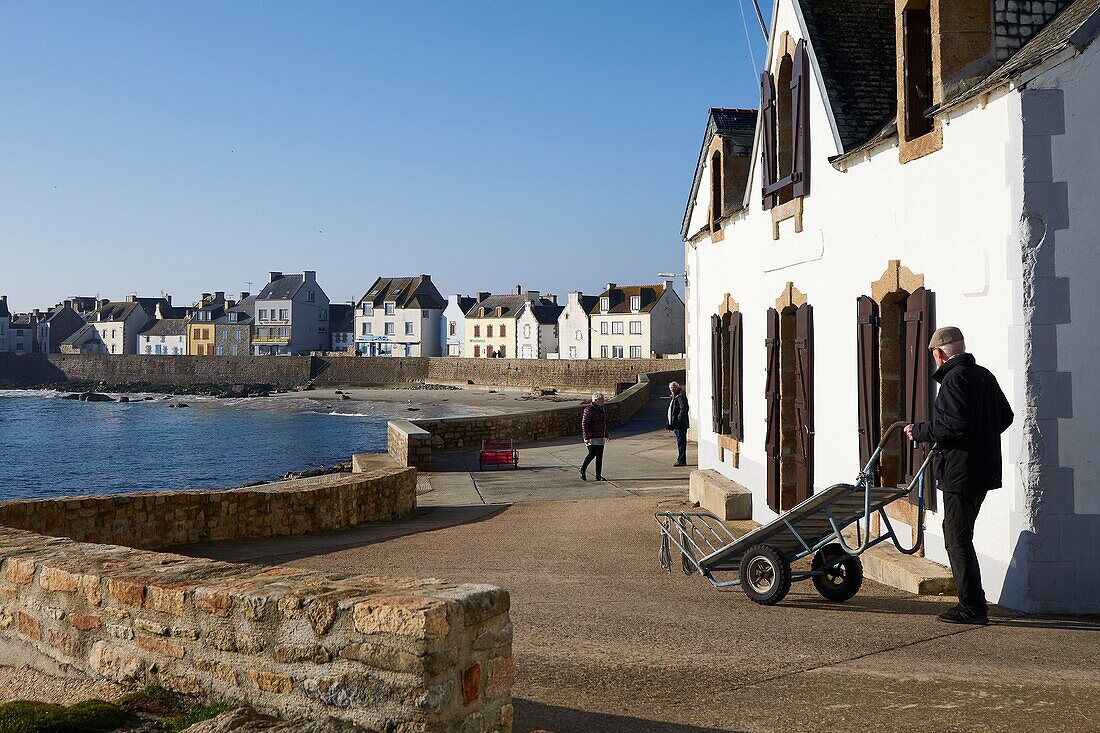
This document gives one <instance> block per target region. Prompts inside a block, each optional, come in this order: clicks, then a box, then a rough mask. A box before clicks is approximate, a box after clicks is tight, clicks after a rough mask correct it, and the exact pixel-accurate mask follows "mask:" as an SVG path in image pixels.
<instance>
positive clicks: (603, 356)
mask: <svg viewBox="0 0 1100 733" xmlns="http://www.w3.org/2000/svg"><path fill="white" fill-rule="evenodd" d="M600 358H601V359H606V358H607V347H606V346H601V347H600Z"/></svg>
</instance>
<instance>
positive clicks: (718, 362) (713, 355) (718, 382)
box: [710, 315, 722, 435]
mask: <svg viewBox="0 0 1100 733" xmlns="http://www.w3.org/2000/svg"><path fill="white" fill-rule="evenodd" d="M710 374H711V390H710V392H711V394H710V412H711V416H712V423H711V428H712V429H713V430H714V433H715V435H720V434H721V433H722V318H721V317H720V316H717V315H713V316H711V317H710Z"/></svg>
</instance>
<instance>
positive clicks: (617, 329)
mask: <svg viewBox="0 0 1100 733" xmlns="http://www.w3.org/2000/svg"><path fill="white" fill-rule="evenodd" d="M622 332H623V322H622V321H612V322H611V333H613V334H621V333H622Z"/></svg>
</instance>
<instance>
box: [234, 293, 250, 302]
mask: <svg viewBox="0 0 1100 733" xmlns="http://www.w3.org/2000/svg"><path fill="white" fill-rule="evenodd" d="M249 295H251V293H249V292H248V291H247V290H242V291H241V298H240V300H238V301H237V302H238V303H240V302H241V300H245V299H246V298H247V297H248V296H249Z"/></svg>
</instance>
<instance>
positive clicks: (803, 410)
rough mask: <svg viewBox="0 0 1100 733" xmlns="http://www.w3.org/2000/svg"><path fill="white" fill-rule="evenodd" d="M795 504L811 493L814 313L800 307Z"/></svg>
mask: <svg viewBox="0 0 1100 733" xmlns="http://www.w3.org/2000/svg"><path fill="white" fill-rule="evenodd" d="M794 428H795V437H794V471H795V491H796V494H795V502H796V503H797V502H800V501H802V500H803V499H806V498H808V497H809V496H810V494H812V493H813V492H814V462H813V460H814V311H813V306H811V305H810V304H809V303H806V304H803V305H800V306H799V307H798V310H796V311H795V317H794Z"/></svg>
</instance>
